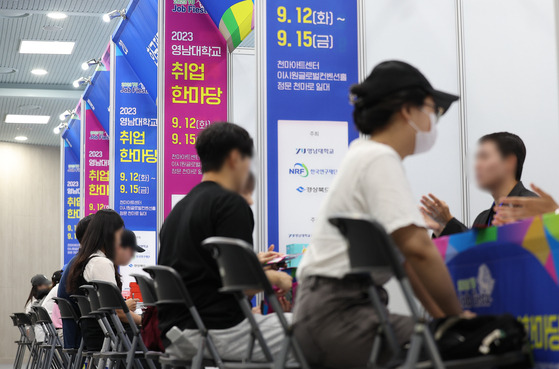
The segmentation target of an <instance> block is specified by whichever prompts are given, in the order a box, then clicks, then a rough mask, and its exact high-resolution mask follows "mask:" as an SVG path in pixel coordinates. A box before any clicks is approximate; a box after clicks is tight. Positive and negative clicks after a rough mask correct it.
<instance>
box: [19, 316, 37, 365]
mask: <svg viewBox="0 0 559 369" xmlns="http://www.w3.org/2000/svg"><path fill="white" fill-rule="evenodd" d="M14 315H15V317H16V318H17V321H18V327H19V328H20V330H21V333H22V335H24V336H25V338H24V340H25V342H26V343H25V346H26V347H27V349H28V350H29V355H30V356H31V355H32V353H33V346H34V335H33V333H32V330H33V327H32V326H33V322H32V321H31V318H30V316H29V315H28V314H25V313H15V314H14ZM24 356H25V352H24V353H23V355H22V356H21V357H20V360H21V363H20V367H21V366H23V361H24ZM28 364H29V360H28ZM26 368H27V367H26Z"/></svg>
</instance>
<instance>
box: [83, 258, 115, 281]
mask: <svg viewBox="0 0 559 369" xmlns="http://www.w3.org/2000/svg"><path fill="white" fill-rule="evenodd" d="M83 278H84V279H85V280H86V281H87V282H90V281H103V282H110V283H113V284H114V285H117V283H116V278H115V265H114V263H113V262H112V261H111V260H110V259H109V258H107V256H106V255H105V253H103V251H101V250H99V251H97V252H95V253H94V254H92V255H91V257H90V259H89V262H88V263H87V265H86V266H85V270H84V272H83Z"/></svg>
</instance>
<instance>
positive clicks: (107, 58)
mask: <svg viewBox="0 0 559 369" xmlns="http://www.w3.org/2000/svg"><path fill="white" fill-rule="evenodd" d="M101 63H103V65H104V66H105V70H111V44H110V43H109V44H108V45H107V49H106V50H105V52H104V53H103V56H102V57H101Z"/></svg>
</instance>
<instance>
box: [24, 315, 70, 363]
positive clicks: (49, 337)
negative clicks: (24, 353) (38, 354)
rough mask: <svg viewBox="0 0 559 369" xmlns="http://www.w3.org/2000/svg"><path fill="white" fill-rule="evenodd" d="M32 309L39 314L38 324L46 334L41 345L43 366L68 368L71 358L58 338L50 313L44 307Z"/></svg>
mask: <svg viewBox="0 0 559 369" xmlns="http://www.w3.org/2000/svg"><path fill="white" fill-rule="evenodd" d="M32 309H33V311H35V313H36V314H37V318H38V319H37V324H38V325H39V326H40V328H41V329H42V330H43V332H44V334H45V338H44V340H43V342H42V344H41V345H40V347H41V349H42V353H43V356H44V357H43V359H42V360H43V362H41V365H42V366H43V367H45V368H50V367H51V365H54V366H55V367H57V368H60V367H68V366H69V364H70V358H69V357H68V355H67V354H66V353H65V352H64V351H63V347H62V342H61V341H60V338H59V337H58V333H57V331H56V328H55V327H54V324H53V322H52V319H51V317H50V315H49V313H48V312H47V310H46V309H45V308H44V307H42V306H33V307H32Z"/></svg>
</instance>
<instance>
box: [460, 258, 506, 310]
mask: <svg viewBox="0 0 559 369" xmlns="http://www.w3.org/2000/svg"><path fill="white" fill-rule="evenodd" d="M495 282H496V281H495V279H493V276H492V275H491V270H490V269H489V267H488V266H487V264H481V265H480V266H479V268H478V271H477V276H475V277H474V276H472V277H470V278H465V279H459V280H458V281H457V283H456V284H457V289H458V297H459V299H460V303H461V304H462V307H463V308H464V309H471V308H480V307H490V306H491V304H492V303H493V296H492V295H493V290H494V289H495Z"/></svg>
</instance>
